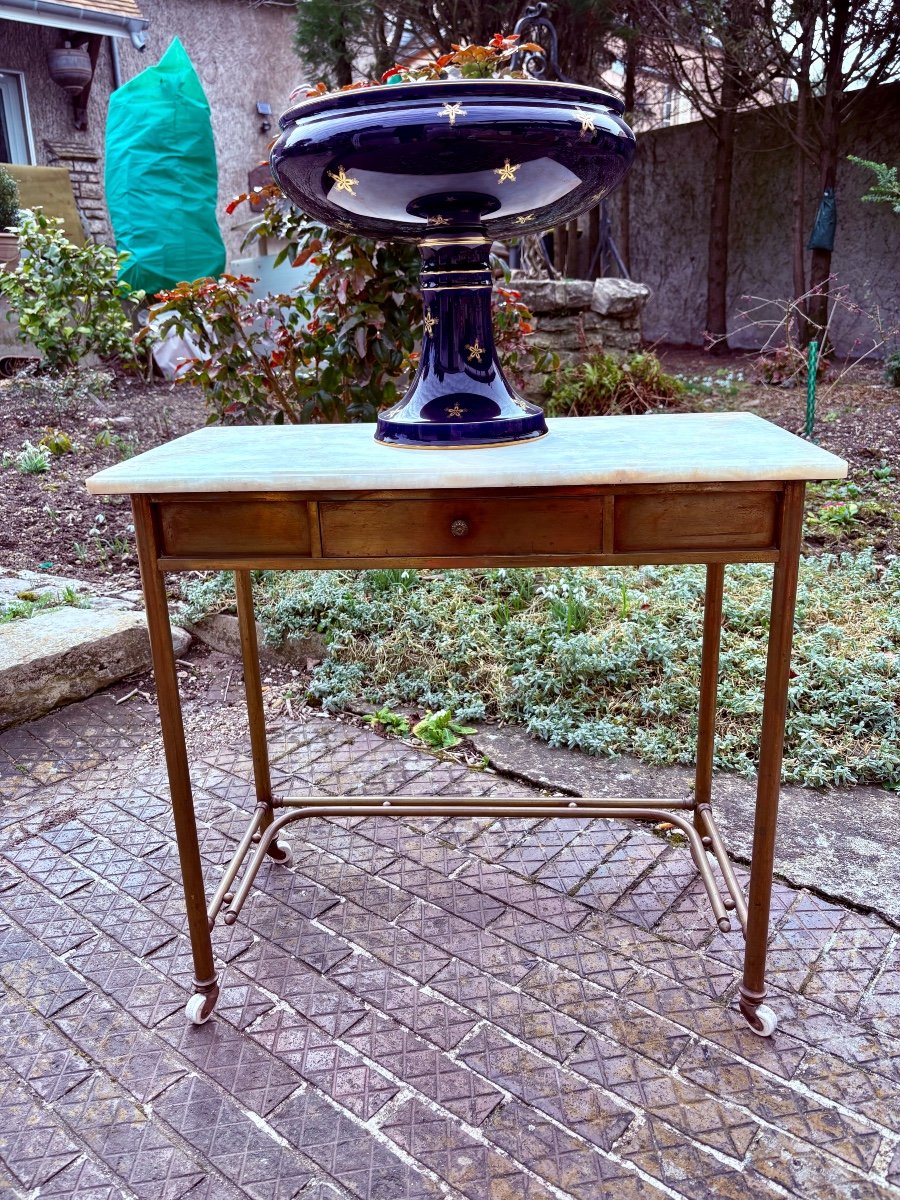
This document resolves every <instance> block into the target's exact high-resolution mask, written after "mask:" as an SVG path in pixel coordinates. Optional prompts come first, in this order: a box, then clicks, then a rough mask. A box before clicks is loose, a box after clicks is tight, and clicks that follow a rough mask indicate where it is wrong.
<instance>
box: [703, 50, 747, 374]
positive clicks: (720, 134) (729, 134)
mask: <svg viewBox="0 0 900 1200" xmlns="http://www.w3.org/2000/svg"><path fill="white" fill-rule="evenodd" d="M738 98H739V89H738V86H737V82H736V80H735V79H734V77H733V75H732V72H731V71H730V70H728V69H727V68H726V70H725V76H724V78H723V80H722V101H721V106H720V108H719V111H718V112H717V113H716V158H715V172H714V176H713V186H712V196H711V206H710V214H709V251H708V257H707V272H706V336H707V338H708V339H709V343H710V344H709V351H710V353H711V354H724V353H726V352H727V350H728V339H727V332H728V237H729V225H730V220H731V179H732V172H733V167H734V128H735V111H736V109H737V103H738Z"/></svg>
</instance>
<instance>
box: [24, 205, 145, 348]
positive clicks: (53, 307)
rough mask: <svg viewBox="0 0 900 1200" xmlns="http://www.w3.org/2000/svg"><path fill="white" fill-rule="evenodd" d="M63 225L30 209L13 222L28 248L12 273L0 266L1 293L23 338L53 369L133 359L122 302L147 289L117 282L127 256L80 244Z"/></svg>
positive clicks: (140, 296) (93, 244)
mask: <svg viewBox="0 0 900 1200" xmlns="http://www.w3.org/2000/svg"><path fill="white" fill-rule="evenodd" d="M62 225H63V223H62V221H61V220H60V219H59V218H58V217H46V216H44V214H43V213H42V212H41V211H40V209H36V210H35V211H34V212H29V211H28V210H27V209H25V210H23V211H22V212H21V213H20V215H19V222H18V224H17V225H15V226H14V227H13V232H15V233H16V234H18V237H19V244H20V246H21V248H22V250H23V251H25V252H26V253H25V254H23V257H22V261H21V262H20V263H19V266H18V267H17V269H16V270H15V271H0V295H3V296H5V297H6V299H7V300H8V302H9V305H10V312H9V314H8V316H9V318H10V319H13V318H15V320H16V321H17V323H18V330H17V332H18V336H19V338H20V340H21V341H23V342H30V343H31V344H32V345H33V346H34V347H35V349H36V350H38V351H39V352H40V354H41V359H42V366H44V367H47V368H48V369H50V370H51V371H64V370H66V369H67V368H69V367H73V366H75V364H76V363H77V362H79V360H80V359H82V358H84V356H85V355H86V354H90V353H94V354H97V355H99V356H100V357H101V358H105V359H123V360H126V361H129V360H133V358H134V345H133V341H132V337H131V320H130V318H129V317H128V316H126V314H125V311H124V309H123V307H122V306H123V304H136V303H139V302H140V300H142V299H143V295H144V293H143V292H134V291H132V290H131V288H130V287H129V286H128V285H127V284H126V283H121V282H119V280H118V272H119V267H120V266H121V264H122V262H123V260H124V257H125V256H124V255H121V254H116V252H115V251H114V250H111V249H110V248H109V247H108V246H101V245H98V244H97V243H96V242H86V243H85V244H84V245H83V246H76V245H75V244H74V242H70V241H69V240H68V238H67V237H66V236H65V234H64V233H63V228H62Z"/></svg>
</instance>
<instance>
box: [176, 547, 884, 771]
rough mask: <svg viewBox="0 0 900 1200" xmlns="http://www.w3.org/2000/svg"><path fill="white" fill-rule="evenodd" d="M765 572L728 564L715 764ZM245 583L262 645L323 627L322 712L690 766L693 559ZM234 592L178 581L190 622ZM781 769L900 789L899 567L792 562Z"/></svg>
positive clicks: (740, 729) (865, 557)
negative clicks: (526, 736)
mask: <svg viewBox="0 0 900 1200" xmlns="http://www.w3.org/2000/svg"><path fill="white" fill-rule="evenodd" d="M771 570H772V568H771V567H768V566H761V565H742V566H732V567H729V568H728V569H727V570H726V589H725V602H724V618H723V637H722V672H721V684H720V694H719V701H720V716H719V727H718V736H717V741H716V766H717V767H719V768H722V769H728V770H733V771H738V772H740V773H742V774H750V773H752V772H753V770H754V767H755V761H756V754H757V749H758V739H759V724H760V714H761V711H762V695H763V682H764V672H765V646H766V637H767V630H768V621H769V588H770V579H771ZM255 578H256V595H257V611H258V616H259V618H260V620H261V621H262V623H263V626H264V628H265V630H266V636H267V639H268V640H269V641H270V642H273V643H278V642H280V641H281V640H282V639H283V638H287V637H300V636H308V635H309V634H311V633H313V632H319V633H321V634H323V635H324V636H325V638H326V640H327V642H328V646H329V653H328V655H327V657H326V658H325V660H324V661H323V662H322V663H321V664H319V665H318V666H317V667H315V668H314V669H313V671H312V673H311V675H310V677H309V679H308V680H307V681H306V685H307V687H308V690H309V693H310V695H311V696H313V697H317V698H318V699H319V700H320V701H321V703H322V704H323V705H324V706H325V707H326V708H329V709H341V708H347V707H349V706H351V705H352V704H356V703H358V702H359V701H366V702H368V703H371V704H373V705H375V706H376V707H379V708H382V707H387V708H388V709H390V708H391V707H392V706H407V705H411V706H417V707H419V708H423V709H431V710H439V709H449V710H450V711H451V712H452V713H453V714H454V716H455V717H456V718H457V719H459V720H462V721H470V720H478V719H485V718H488V719H497V720H502V721H508V722H516V723H519V724H522V725H524V726H526V727H527V728H528V729H529V730H530V731H531V732H532V733H533V734H535V735H536V736H538V737H540V738H543V739H545V740H546V741H548V742H549V743H550V744H551V745H555V746H568V747H574V748H577V749H579V750H583V751H585V752H587V753H589V754H606V755H615V754H622V753H629V754H634V755H637V756H638V757H639V758H642V759H643V760H645V761H646V762H650V763H659V764H664V763H690V762H691V761H692V760H693V744H694V738H695V736H696V724H697V720H696V703H697V687H698V683H699V674H700V646H701V638H702V621H703V590H704V579H705V572H704V569H703V568H702V567H642V568H626V569H623V570H617V569H612V568H604V569H594V568H579V569H554V570H548V571H527V570H522V569H516V570H489V571H446V572H437V571H420V572H416V571H368V572H361V573H358V574H357V573H351V572H324V573H314V572H291V573H276V572H260V573H258V574H257V575H256V576H255ZM232 586H233V585H232V581H231V578H230V577H229V576H227V575H217V576H215V577H211V578H208V579H206V580H202V581H198V582H196V583H194V584H193V585H192V587H191V589H190V592H189V602H190V606H191V612H190V616H191V617H193V618H194V619H196V618H197V617H198V616H199V615H201V614H202V613H204V612H209V611H213V610H221V609H224V608H228V607H230V605H231V602H232V598H233V593H232ZM784 773H785V779H786V780H788V781H791V782H799V783H805V784H810V785H819V786H821V785H829V784H832V785H834V784H849V783H877V784H882V785H884V786H888V787H898V786H900V561H898V560H892V561H890V562H888V563H887V564H884V563H879V562H878V561H877V559H876V558H875V557H874V555H873V554H872V553H871V552H869V551H865V552H863V553H860V554H857V555H855V556H851V555H843V556H841V557H840V558H836V557H835V556H832V555H828V554H823V555H820V556H818V557H811V558H807V559H805V560H804V561H803V563H802V567H801V577H800V587H799V594H798V603H797V630H796V635H795V642H794V657H793V672H792V678H791V683H790V696H789V710H788V719H787V728H786V743H785V766H784Z"/></svg>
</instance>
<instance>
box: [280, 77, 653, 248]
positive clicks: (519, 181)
mask: <svg viewBox="0 0 900 1200" xmlns="http://www.w3.org/2000/svg"><path fill="white" fill-rule="evenodd" d="M622 111H623V106H622V103H621V101H619V100H616V99H615V98H614V97H612V96H608V95H606V94H605V93H604V92H600V91H598V90H597V89H596V88H590V87H582V86H580V85H578V84H571V83H552V82H544V81H543V80H536V79H448V80H429V81H425V82H420V83H408V84H395V85H393V86H383V87H374V88H360V89H358V90H356V91H349V92H337V93H334V94H331V95H325V96H321V97H312V98H308V99H306V100H301V101H299V102H298V103H297V104H295V105H293V107H291V108H289V109H288V110H287V112H286V113H285V114H284V115H283V116H282V118H281V121H280V126H281V129H282V133H281V136H280V137H279V139H278V141H277V142H276V144H275V147H274V149H273V151H272V160H271V161H272V170H273V173H274V175H275V178H276V179H277V181H278V183H279V184H280V186H281V188H282V190H283V191H284V192H285V193H286V194H287V195H288V196H289V197H290V198H291V199H292V200H294V202H295V203H296V204H298V205H299V206H300V207H301V208H303V210H304V211H305V212H307V213H309V214H310V215H311V216H313V217H315V218H317V219H318V220H321V221H322V222H323V223H325V224H327V225H331V226H337V227H338V228H344V229H348V230H352V231H353V232H354V233H358V234H361V235H363V236H366V237H373V238H386V239H387V238H394V239H399V240H403V241H420V240H421V239H422V237H423V236H425V235H426V234H427V233H428V232H429V231H430V230H432V229H436V228H441V227H442V226H445V225H450V224H458V223H459V222H460V219H462V220H463V222H465V221H466V220H468V221H472V220H473V219H474V220H476V221H479V222H481V223H483V225H484V228H485V230H486V232H487V236H488V237H489V238H493V239H496V238H505V237H514V236H518V235H521V234H523V233H534V232H538V231H540V230H544V229H549V228H550V227H551V226H553V225H557V224H560V223H561V222H563V221H568V220H570V219H572V218H573V217H576V216H578V215H579V214H580V213H582V212H584V211H585V210H586V209H588V208H591V207H592V206H593V205H595V204H596V203H597V202H598V201H599V200H601V199H602V198H603V197H604V196H606V195H607V194H608V193H609V192H610V191H612V189H613V188H614V187H615V186H616V184H618V183H619V181H620V180H621V179H622V177H623V176H624V175H625V173H626V171H627V170H628V168H629V167H630V166H631V161H632V159H633V157H634V134H633V133H632V132H631V130H630V129H629V128H628V126H627V125H626V124H625V122H624V121H623V120H622V118H621V114H622ZM460 210H462V211H460Z"/></svg>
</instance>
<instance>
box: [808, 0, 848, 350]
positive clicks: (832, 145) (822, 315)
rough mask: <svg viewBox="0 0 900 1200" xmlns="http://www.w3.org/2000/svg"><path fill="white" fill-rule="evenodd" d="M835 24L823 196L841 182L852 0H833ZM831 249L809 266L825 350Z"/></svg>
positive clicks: (813, 317) (811, 319) (828, 70)
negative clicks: (839, 168) (845, 68)
mask: <svg viewBox="0 0 900 1200" xmlns="http://www.w3.org/2000/svg"><path fill="white" fill-rule="evenodd" d="M830 15H831V25H830V28H829V29H828V42H827V45H826V48H825V54H826V67H825V89H824V91H825V94H824V99H823V103H822V125H821V136H820V139H819V185H820V191H819V195H820V198H821V195H822V193H823V192H824V191H825V189H826V188H833V187H835V185H836V183H837V164H838V155H839V153H840V137H841V109H842V102H843V98H844V78H843V58H844V54H845V51H846V44H847V32H848V29H849V26H850V0H833V6H832V9H831V14H830ZM831 254H832V252H831V251H830V250H813V252H812V261H811V263H810V268H809V286H810V290H811V291H812V293H813V294H812V295H811V296H810V298H809V303H808V304H807V307H806V319H807V323H808V325H809V336H810V337H811V338H813V337H815V338H817V339H818V341H819V348H820V352H823V353H824V352H825V351H826V347H825V345H824V341H825V331H826V329H827V328H828V281H829V278H830V276H831Z"/></svg>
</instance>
